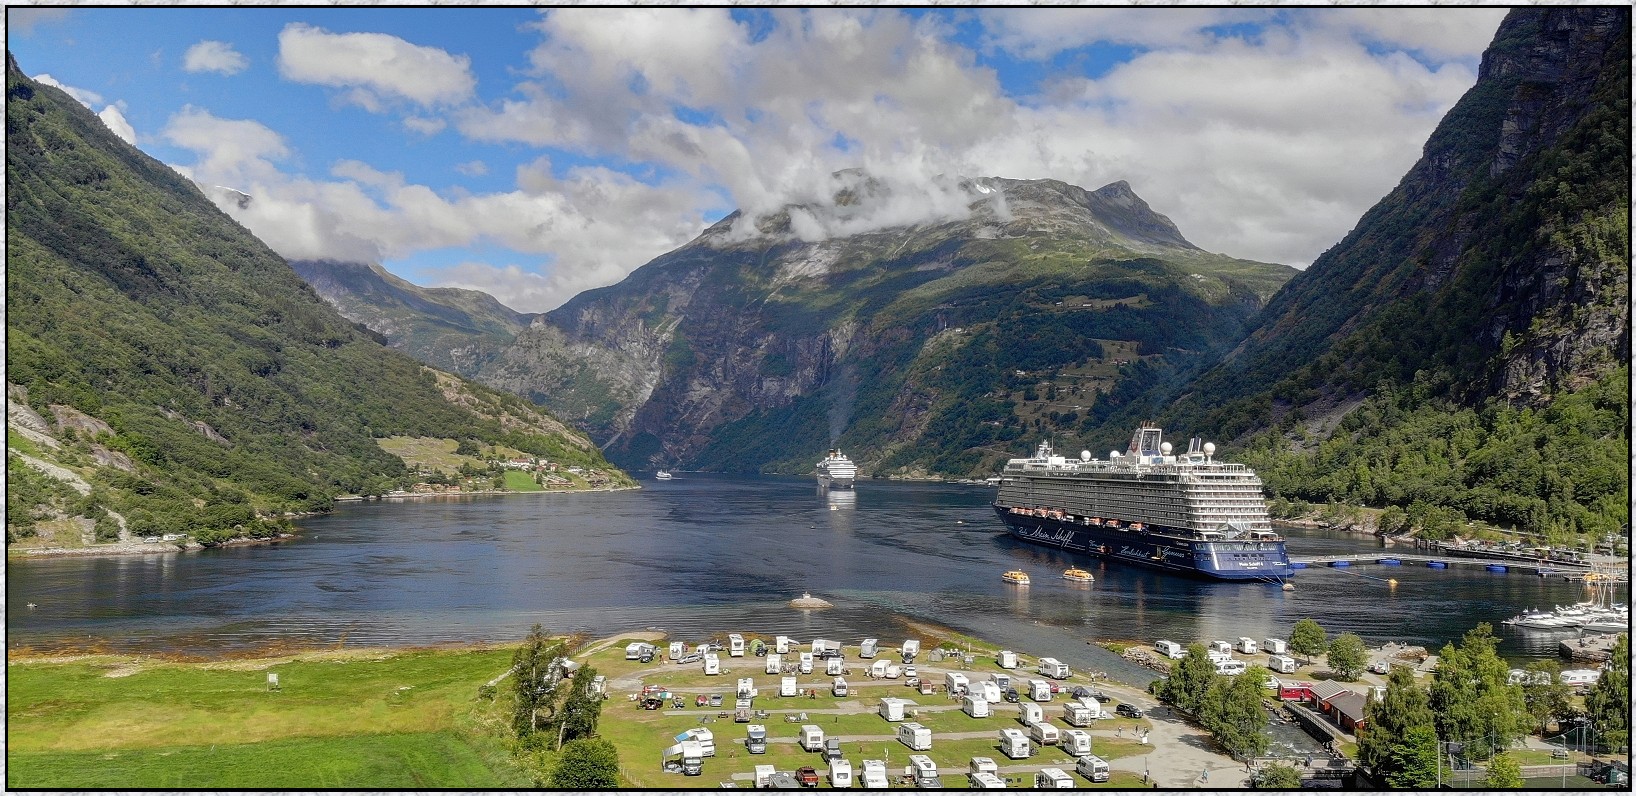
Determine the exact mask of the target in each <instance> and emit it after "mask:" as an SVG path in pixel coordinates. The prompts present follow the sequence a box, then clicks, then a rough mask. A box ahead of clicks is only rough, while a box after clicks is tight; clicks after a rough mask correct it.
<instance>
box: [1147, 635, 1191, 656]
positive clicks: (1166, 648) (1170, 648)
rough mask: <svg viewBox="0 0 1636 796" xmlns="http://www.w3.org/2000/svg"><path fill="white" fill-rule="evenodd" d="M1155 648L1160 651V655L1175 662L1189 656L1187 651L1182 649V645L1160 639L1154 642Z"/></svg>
mask: <svg viewBox="0 0 1636 796" xmlns="http://www.w3.org/2000/svg"><path fill="white" fill-rule="evenodd" d="M1153 648H1154V649H1156V650H1158V651H1159V654H1160V655H1163V656H1165V657H1166V658H1171V659H1173V660H1180V659H1182V658H1184V657H1186V656H1187V651H1186V650H1184V649H1182V645H1180V644H1177V643H1176V642H1174V641H1166V640H1165V639H1159V640H1158V641H1155V642H1153Z"/></svg>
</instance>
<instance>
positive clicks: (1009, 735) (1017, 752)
mask: <svg viewBox="0 0 1636 796" xmlns="http://www.w3.org/2000/svg"><path fill="white" fill-rule="evenodd" d="M1000 751H1001V752H1002V753H1004V754H1005V756H1006V757H1009V758H1011V759H1012V760H1021V759H1023V758H1025V757H1030V756H1032V755H1033V754H1034V749H1033V747H1032V746H1031V745H1029V743H1028V735H1027V734H1026V733H1024V732H1023V731H1022V730H1018V729H1009V728H1008V729H1004V730H1000Z"/></svg>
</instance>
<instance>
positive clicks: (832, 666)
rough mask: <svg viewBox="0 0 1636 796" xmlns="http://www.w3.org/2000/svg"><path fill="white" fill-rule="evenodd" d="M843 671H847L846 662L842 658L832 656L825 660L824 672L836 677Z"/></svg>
mask: <svg viewBox="0 0 1636 796" xmlns="http://www.w3.org/2000/svg"><path fill="white" fill-rule="evenodd" d="M843 671H846V662H845V661H843V660H841V659H840V658H830V659H829V660H826V661H824V674H827V675H829V676H830V677H834V676H835V675H838V674H840V673H841V672H843Z"/></svg>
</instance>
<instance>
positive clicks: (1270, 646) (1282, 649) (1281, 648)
mask: <svg viewBox="0 0 1636 796" xmlns="http://www.w3.org/2000/svg"><path fill="white" fill-rule="evenodd" d="M1261 651H1262V652H1268V653H1272V654H1273V655H1283V654H1284V653H1286V652H1289V642H1287V641H1285V640H1283V639H1281V638H1268V639H1262V640H1261Z"/></svg>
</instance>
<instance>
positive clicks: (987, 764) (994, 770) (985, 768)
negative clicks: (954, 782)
mask: <svg viewBox="0 0 1636 796" xmlns="http://www.w3.org/2000/svg"><path fill="white" fill-rule="evenodd" d="M968 771H969V773H970V774H972V775H976V774H998V773H1000V767H999V765H997V764H996V763H995V762H994V758H992V757H974V758H972V759H971V768H970V769H968Z"/></svg>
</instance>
